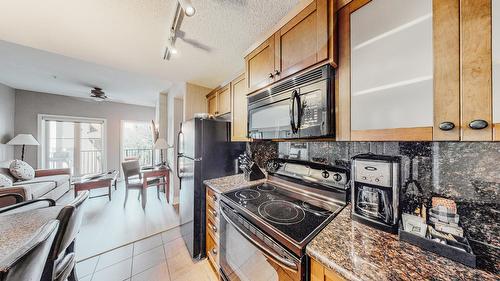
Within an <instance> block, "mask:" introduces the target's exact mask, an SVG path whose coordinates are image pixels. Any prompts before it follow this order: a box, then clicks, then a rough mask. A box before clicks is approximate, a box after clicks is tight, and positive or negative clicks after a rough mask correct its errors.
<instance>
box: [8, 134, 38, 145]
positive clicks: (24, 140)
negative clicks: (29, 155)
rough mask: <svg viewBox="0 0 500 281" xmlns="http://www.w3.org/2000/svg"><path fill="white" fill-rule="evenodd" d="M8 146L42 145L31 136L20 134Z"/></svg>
mask: <svg viewBox="0 0 500 281" xmlns="http://www.w3.org/2000/svg"><path fill="white" fill-rule="evenodd" d="M7 144H10V145H40V144H39V143H38V141H37V140H36V139H35V138H34V137H33V135H31V134H18V135H17V136H15V137H14V138H13V139H11V140H10V141H9V142H8V143H7Z"/></svg>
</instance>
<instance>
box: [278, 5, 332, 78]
mask: <svg viewBox="0 0 500 281" xmlns="http://www.w3.org/2000/svg"><path fill="white" fill-rule="evenodd" d="M327 11H328V9H327V1H326V0H318V1H314V2H313V3H311V4H310V5H309V6H307V7H306V8H305V9H304V10H302V11H301V12H300V13H299V14H298V15H297V16H295V17H294V18H293V19H292V20H291V21H289V22H288V23H286V24H285V25H284V26H283V27H282V28H281V29H280V30H279V31H278V32H276V34H275V35H274V44H275V45H274V48H275V57H274V60H275V62H274V66H275V68H276V70H278V71H277V72H276V71H275V72H274V74H275V75H276V76H277V77H275V80H276V79H279V78H280V77H286V76H289V75H291V74H293V73H296V72H298V71H301V70H303V69H306V68H307V67H309V66H311V65H314V64H316V63H318V62H320V61H324V60H326V59H328V13H327Z"/></svg>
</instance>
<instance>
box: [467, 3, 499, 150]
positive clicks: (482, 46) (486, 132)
mask: <svg viewBox="0 0 500 281" xmlns="http://www.w3.org/2000/svg"><path fill="white" fill-rule="evenodd" d="M495 1H498V0H493V1H492V0H461V1H460V28H461V30H460V33H461V36H460V42H461V72H462V77H461V79H462V88H461V96H462V124H461V129H462V140H464V141H491V140H492V139H493V129H492V128H493V125H492V119H493V118H492V86H491V85H492V83H491V74H492V72H491V70H492V64H491V59H492V46H491V43H492V42H491V37H492V36H491V27H492V26H491V24H492V18H491V8H492V6H491V5H492V2H495Z"/></svg>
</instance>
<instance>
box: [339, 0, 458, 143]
mask: <svg viewBox="0 0 500 281" xmlns="http://www.w3.org/2000/svg"><path fill="white" fill-rule="evenodd" d="M359 3H362V4H363V5H362V6H356V4H359ZM346 8H349V9H350V10H349V13H348V14H346V15H345V17H343V18H342V19H343V20H344V21H342V22H341V23H339V24H349V25H350V34H349V37H347V38H346V39H349V40H350V42H349V47H348V48H349V50H350V91H351V92H350V98H351V115H350V118H351V139H352V140H386V139H387V140H391V139H395V140H396V139H397V140H410V139H412V140H432V126H433V105H432V104H433V85H434V76H433V72H434V67H433V20H432V0H422V1H392V0H374V1H353V2H351V3H350V4H349V5H348V6H346ZM368 19H369V20H368ZM347 21H348V22H347ZM457 43H458V42H457ZM375 138H376V139H375Z"/></svg>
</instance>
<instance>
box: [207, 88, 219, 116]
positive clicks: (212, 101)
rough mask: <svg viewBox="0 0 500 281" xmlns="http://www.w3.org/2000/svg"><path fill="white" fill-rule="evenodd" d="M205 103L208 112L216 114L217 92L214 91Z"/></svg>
mask: <svg viewBox="0 0 500 281" xmlns="http://www.w3.org/2000/svg"><path fill="white" fill-rule="evenodd" d="M207 99H208V100H207V104H208V113H209V114H212V115H214V116H215V115H217V114H218V112H217V94H216V93H214V94H212V95H210V96H208V98H207Z"/></svg>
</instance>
